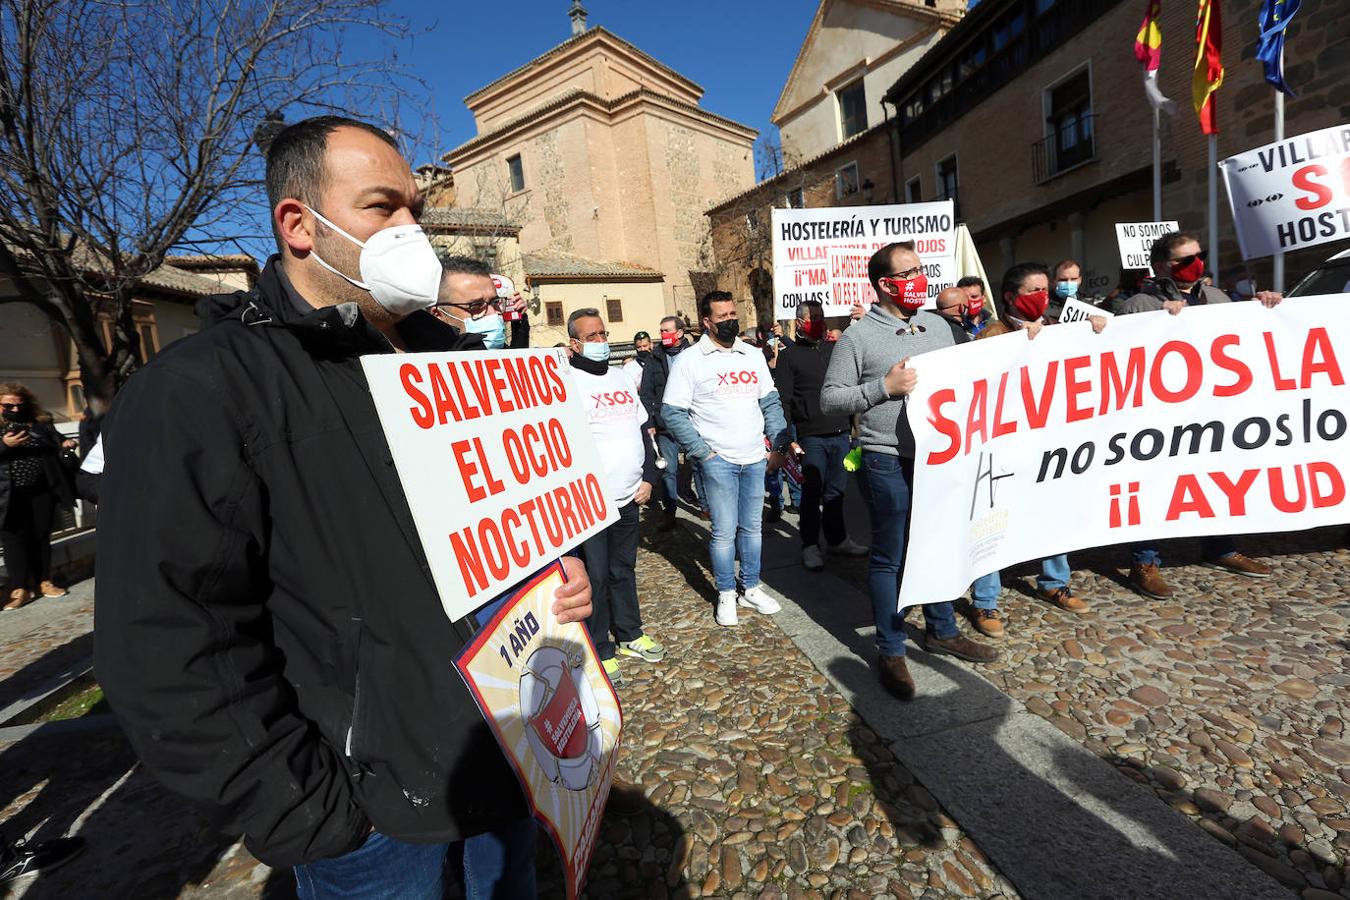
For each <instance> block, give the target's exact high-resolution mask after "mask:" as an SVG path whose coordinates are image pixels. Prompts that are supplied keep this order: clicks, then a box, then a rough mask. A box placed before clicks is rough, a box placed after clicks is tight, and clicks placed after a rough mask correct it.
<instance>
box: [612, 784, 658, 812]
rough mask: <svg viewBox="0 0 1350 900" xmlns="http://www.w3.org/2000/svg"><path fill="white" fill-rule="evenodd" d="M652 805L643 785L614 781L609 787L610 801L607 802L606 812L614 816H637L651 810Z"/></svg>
mask: <svg viewBox="0 0 1350 900" xmlns="http://www.w3.org/2000/svg"><path fill="white" fill-rule="evenodd" d="M651 806H652V803H651V801H650V800H648V799H647V792H646V791H644V790H643V789H642V786H641V785H638V784H630V783H628V782H627V781H621V780H619V779H618V778H615V779H614V783H613V784H611V785H610V786H609V799H607V800H606V801H605V812H607V813H609V814H610V815H612V816H637V815H641V814H642V813H644V812H646V811H647V810H648V809H650V808H651Z"/></svg>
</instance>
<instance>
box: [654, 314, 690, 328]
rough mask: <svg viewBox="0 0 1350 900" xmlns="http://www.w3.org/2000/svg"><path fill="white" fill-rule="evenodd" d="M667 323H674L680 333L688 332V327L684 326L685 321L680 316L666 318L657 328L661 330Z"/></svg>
mask: <svg viewBox="0 0 1350 900" xmlns="http://www.w3.org/2000/svg"><path fill="white" fill-rule="evenodd" d="M667 322H674V323H675V327H676V328H677V329H678V330H680V331H684V330H686V327H687V326H686V325H685V324H684V319H681V318H680V317H679V316H666V317H665V318H664V319H662V320H661V321H660V322H659V323H658V324H657V328H658V329H659V328H660V327H661V326H663V325H665V324H666V323H667Z"/></svg>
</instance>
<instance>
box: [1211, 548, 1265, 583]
mask: <svg viewBox="0 0 1350 900" xmlns="http://www.w3.org/2000/svg"><path fill="white" fill-rule="evenodd" d="M1209 565H1210V566H1212V567H1213V568H1215V569H1222V570H1223V571H1225V572H1232V573H1233V574H1234V575H1245V576H1246V577H1248V578H1269V577H1270V576H1271V573H1272V572H1273V571H1274V570H1273V569H1271V567H1270V566H1268V565H1266V564H1265V563H1263V562H1257V561H1256V560H1254V559H1252V558H1251V557H1250V556H1243V555H1242V554H1241V553H1230V554H1228V555H1227V556H1220V557H1219V558H1218V559H1211V560H1210V561H1209Z"/></svg>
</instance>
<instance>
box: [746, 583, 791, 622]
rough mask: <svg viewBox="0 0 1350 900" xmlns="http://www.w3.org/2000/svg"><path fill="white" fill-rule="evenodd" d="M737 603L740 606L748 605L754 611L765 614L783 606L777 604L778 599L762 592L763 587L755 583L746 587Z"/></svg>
mask: <svg viewBox="0 0 1350 900" xmlns="http://www.w3.org/2000/svg"><path fill="white" fill-rule="evenodd" d="M739 603H740V605H741V606H746V607H749V608H750V609H753V610H754V611H755V612H759V613H764V615H766V616H771V615H773V614H774V613H776V612H779V611H781V610H782V609H783V607H781V606H779V605H778V601H777V600H775V599H773V598H772V597H770V596H769V595H768V594H766V593H764V589H763V588H761V587H760V586H759V585H755V586H754V587H752V588H746V589H745V593H744V594H742V595H741V599H740V601H739Z"/></svg>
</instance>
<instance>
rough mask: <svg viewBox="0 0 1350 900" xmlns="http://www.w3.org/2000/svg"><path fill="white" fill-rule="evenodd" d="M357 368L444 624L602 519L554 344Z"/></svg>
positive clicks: (377, 360)
mask: <svg viewBox="0 0 1350 900" xmlns="http://www.w3.org/2000/svg"><path fill="white" fill-rule="evenodd" d="M361 363H362V365H363V366H364V367H365V371H366V379H367V381H368V382H369V383H370V393H371V395H372V396H373V397H374V399H375V408H376V409H377V410H378V411H379V415H380V424H381V425H383V426H384V433H385V436H386V438H387V439H388V441H389V449H390V452H391V453H392V454H393V458H394V465H395V466H396V467H397V468H398V474H399V478H400V479H401V480H402V482H403V489H404V493H405V494H406V495H407V498H408V506H409V507H410V508H411V510H412V515H413V521H414V523H415V524H416V526H417V533H418V535H419V536H420V537H421V539H422V548H423V549H424V550H425V551H426V555H427V562H428V563H429V564H430V566H431V574H432V577H433V578H434V580H435V582H436V588H437V590H438V591H439V592H440V595H441V604H442V605H443V606H444V607H445V612H446V615H448V616H449V617H450V618H451V619H452V620H455V619H459V618H461V617H463V616H464V615H465V614H466V613H468V612H470V611H472V610H474V609H476V608H478V607H480V606H482V605H483V604H484V603H485V602H487V601H488V600H490V599H491V598H492V597H493V596H495V595H496V594H497V593H500V592H501V590H502V589H504V588H507V587H510V586H511V585H512V584H515V583H516V582H518V581H520V580H521V579H522V578H524V577H525V576H527V575H529V574H530V573H531V572H534V571H536V570H538V569H539V567H540V566H542V565H545V564H546V563H548V562H550V561H551V560H554V559H557V558H558V557H559V556H561V555H562V553H563V552H564V551H566V550H569V549H571V548H572V547H575V546H576V545H578V544H580V543H581V542H582V541H584V540H585V539H586V538H588V537H590V536H591V535H592V534H595V533H596V532H599V531H601V530H603V529H604V528H605V527H606V526H607V525H609V524H610V523H611V522H613V521H614V517H615V515H616V512H615V509H614V504H613V502H612V501H611V500H610V499H609V497H608V496H607V494H606V492H605V490H604V488H603V485H604V479H605V476H604V467H603V465H602V464H601V462H600V454H599V451H598V450H597V449H596V446H595V439H594V438H593V437H592V436H591V429H590V426H589V425H588V424H587V422H586V410H585V408H584V407H583V406H582V403H581V397H580V395H578V394H577V392H576V391H575V390H574V388H573V381H572V369H571V366H569V365H568V363H567V354H566V351H563V350H557V349H555V350H503V351H493V352H481V353H397V354H396V353H382V354H377V355H372V356H363V357H362V358H361Z"/></svg>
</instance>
